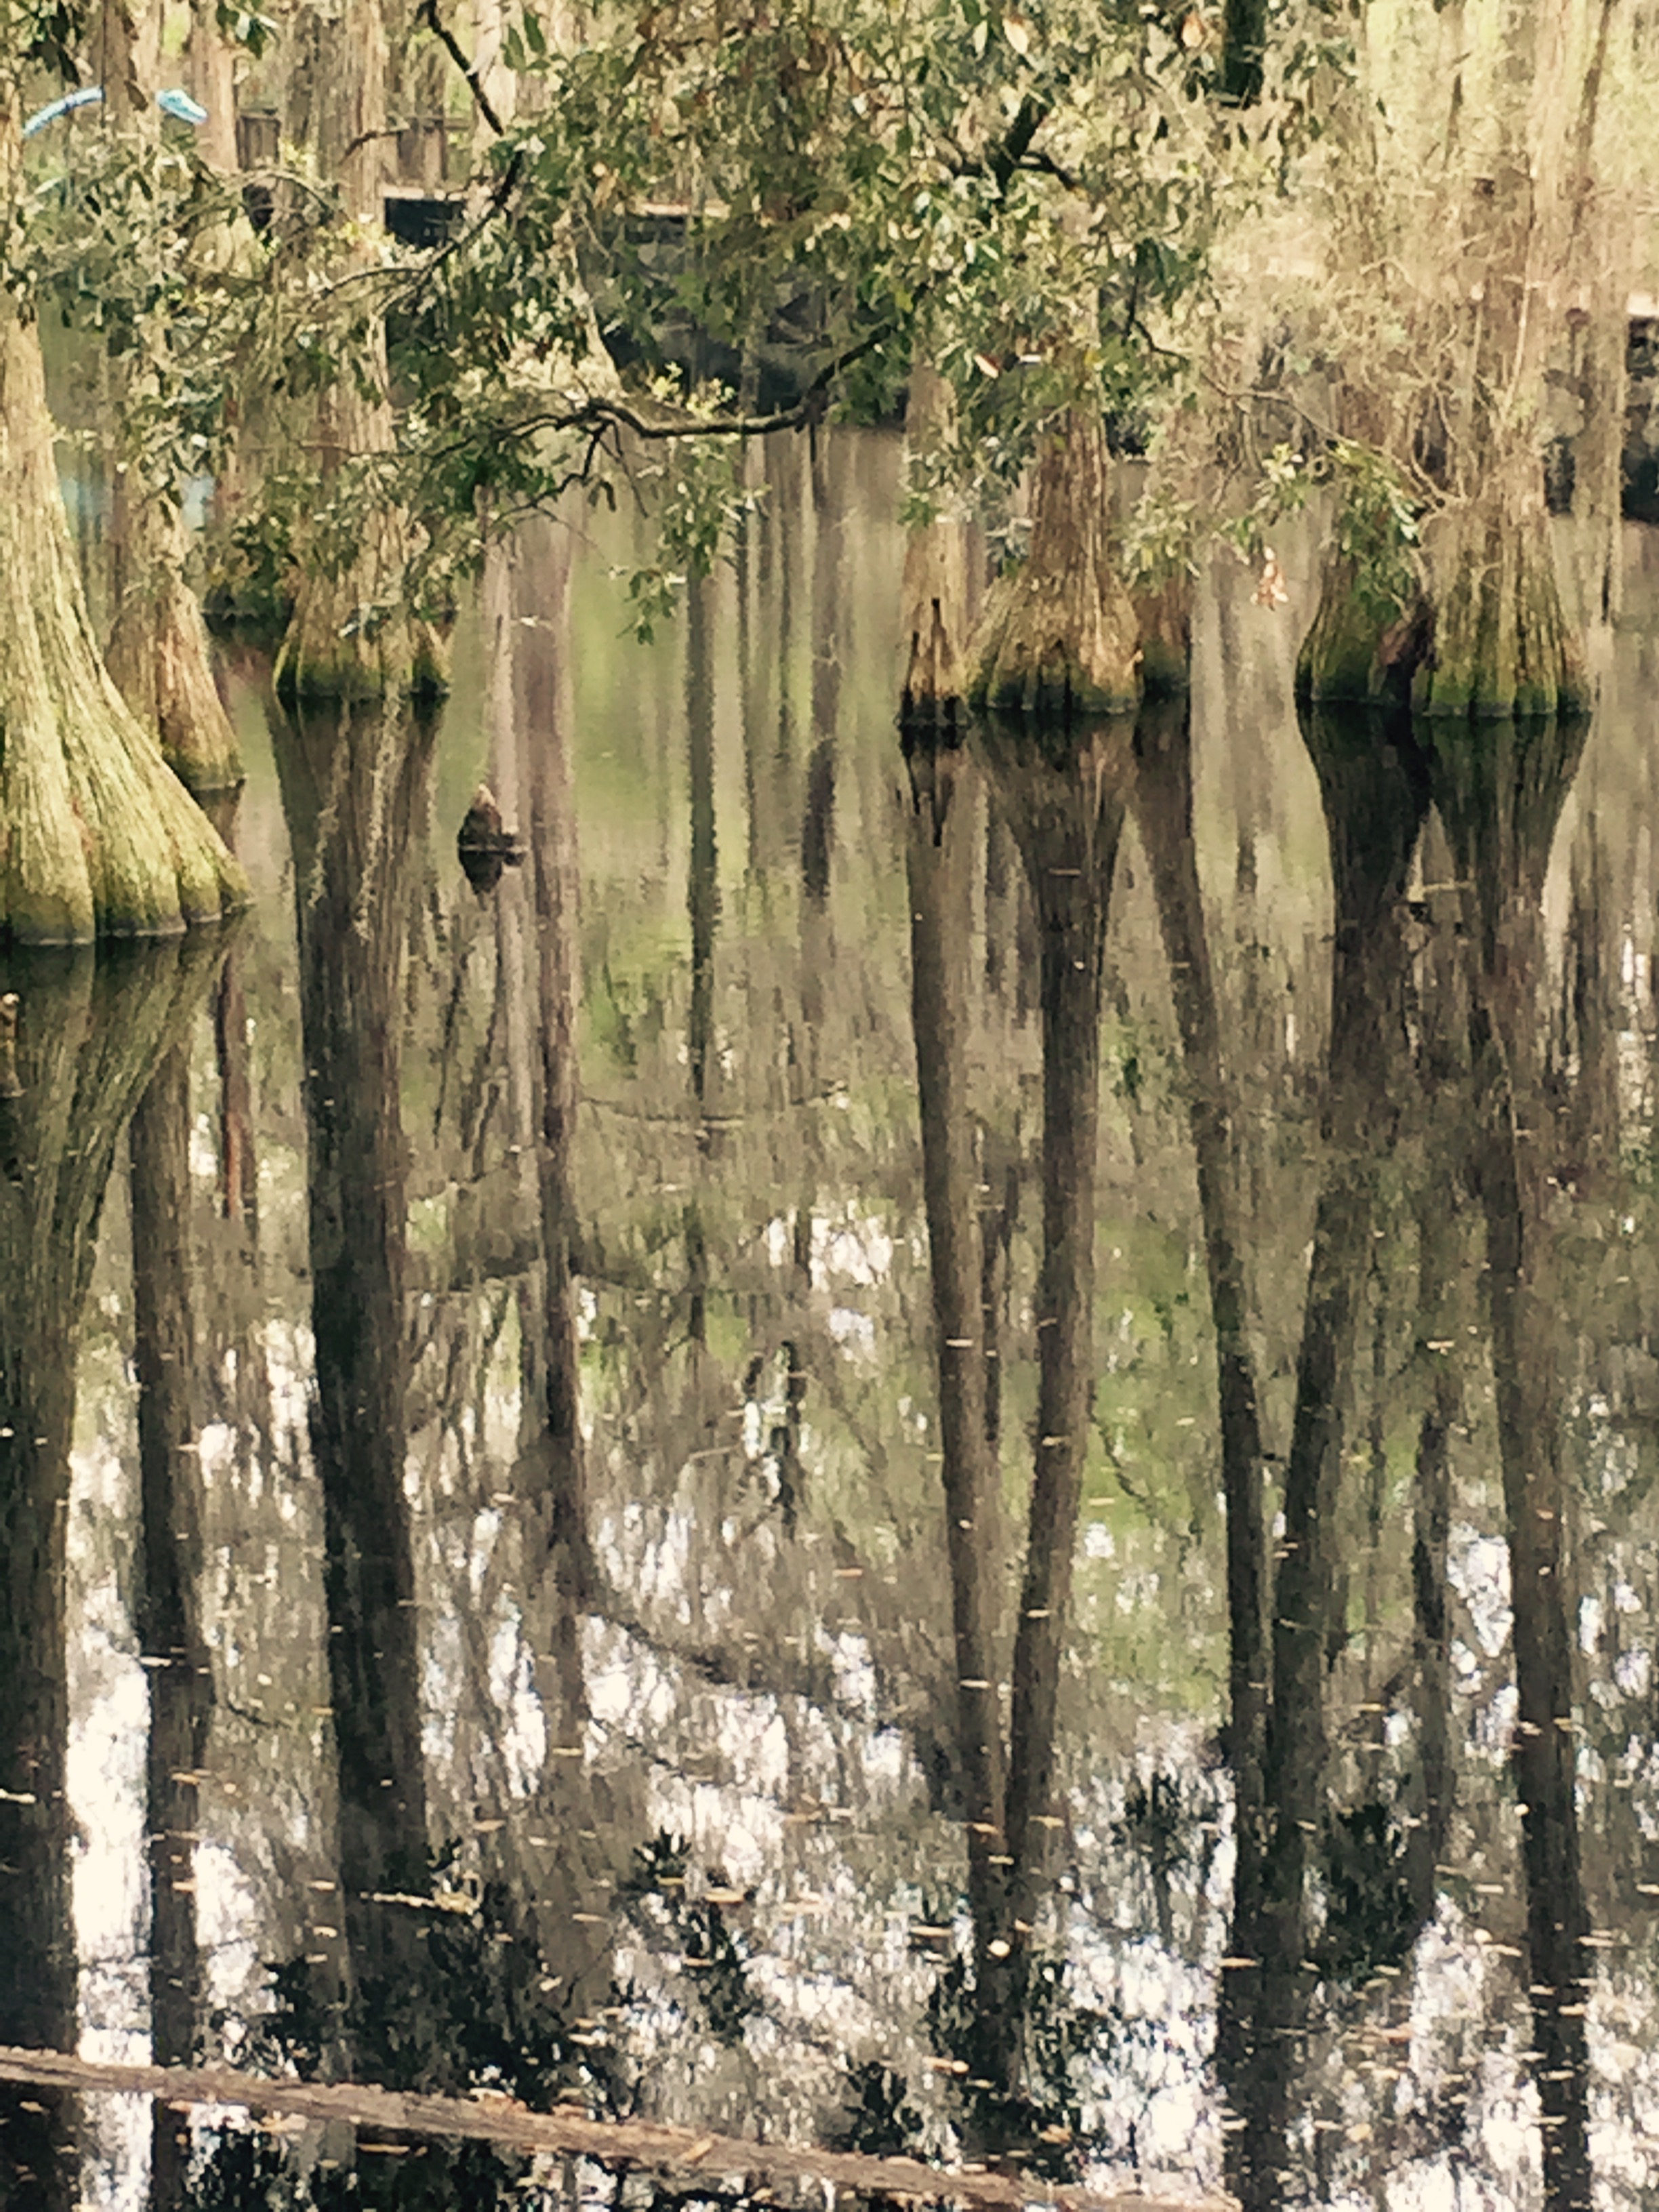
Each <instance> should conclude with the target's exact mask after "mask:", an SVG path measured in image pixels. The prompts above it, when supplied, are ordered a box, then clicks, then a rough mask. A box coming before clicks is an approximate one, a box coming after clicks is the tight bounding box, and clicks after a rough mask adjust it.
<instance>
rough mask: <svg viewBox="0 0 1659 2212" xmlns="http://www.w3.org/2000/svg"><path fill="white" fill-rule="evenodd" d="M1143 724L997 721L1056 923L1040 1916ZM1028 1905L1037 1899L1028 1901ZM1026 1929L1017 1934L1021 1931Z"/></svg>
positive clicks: (1048, 1077)
mask: <svg viewBox="0 0 1659 2212" xmlns="http://www.w3.org/2000/svg"><path fill="white" fill-rule="evenodd" d="M1132 739H1133V732H1132V730H1131V727H1130V726H1129V725H1128V724H1127V722H1119V723H1115V724H1114V725H1112V726H1097V728H1096V729H1095V730H1093V731H1092V732H1090V733H1089V734H1087V735H1086V736H1084V737H1081V738H1078V737H1070V738H1062V737H1060V736H1058V735H1056V734H1053V733H1046V734H1045V736H1044V737H1043V738H1042V740H1041V741H1039V742H1038V743H1036V744H1033V743H1032V733H1031V732H1029V731H1026V730H1022V729H1021V728H1020V727H1019V726H1018V725H1017V724H1012V725H1011V724H1009V723H1007V722H1004V721H999V722H996V723H994V724H990V723H987V725H986V726H984V729H983V732H982V734H981V742H982V744H983V745H984V747H985V751H986V756H987V760H988V762H989V763H990V775H991V784H992V788H993V790H994V793H995V796H996V799H997V803H998V804H999V805H1000V806H1001V807H1002V809H1003V810H1004V811H1005V813H1006V816H1007V818H1008V821H1009V823H1010V825H1011V827H1012V830H1013V833H1014V837H1015V840H1016V842H1017V843H1018V847H1019V850H1020V856H1021V859H1022V860H1023V861H1024V866H1025V873H1026V878H1027V881H1028V883H1029V884H1030V893H1031V900H1032V904H1033V906H1034V908H1035V909H1036V916H1037V923H1038V928H1039V931H1040V933H1041V936H1040V943H1041V951H1040V955H1039V958H1040V964H1041V980H1040V994H1041V1008H1042V1269H1041V1273H1040V1275H1039V1278H1038V1286H1037V1297H1036V1308H1037V1321H1036V1326H1037V1346H1038V1352H1037V1359H1038V1383H1037V1417H1036V1436H1035V1437H1034V1439H1033V1445H1034V1455H1035V1468H1034V1473H1033V1477H1032V1483H1031V1495H1030V1512H1029V1520H1028V1526H1027V1533H1026V1545H1025V1569H1024V1579H1023V1583H1022V1587H1021V1593H1020V1608H1019V1623H1018V1628H1017V1630H1016V1632H1015V1639H1014V1655H1013V1669H1012V1711H1011V1719H1010V1725H1009V1747H1010V1749H1009V1762H1008V1785H1007V1789H1008V1796H1007V1814H1006V1832H1007V1842H1006V1849H1007V1852H1008V1855H1009V1857H1010V1858H1011V1859H1012V1872H1011V1890H1012V1899H1013V1904H1014V1911H1015V1916H1016V1919H1017V1920H1018V1921H1024V1922H1029V1921H1030V1920H1031V1918H1032V1917H1033V1915H1032V1911H1031V1910H1030V1909H1029V1908H1030V1905H1031V1903H1032V1902H1033V1900H1034V1898H1035V1894H1036V1888H1037V1886H1038V1884H1039V1882H1040V1880H1041V1869H1040V1867H1039V1865H1038V1863H1037V1862H1038V1860H1039V1858H1040V1857H1041V1850H1040V1846H1041V1844H1042V1839H1043V1835H1044V1833H1045V1830H1044V1827H1043V1824H1044V1823H1045V1822H1046V1821H1047V1820H1048V1817H1049V1814H1050V1802H1051V1799H1052V1796H1053V1792H1054V1763H1055V1728H1056V1722H1057V1717H1058V1711H1059V1699H1060V1657H1061V1654H1062V1651H1063V1650H1064V1646H1065V1638H1066V1624H1067V1621H1068V1619H1069V1614H1070V1608H1071V1592H1072V1569H1073V1552H1074V1550H1075V1547H1076V1540H1077V1523H1078V1514H1079V1505H1080V1504H1081V1499H1082V1487H1083V1468H1084V1462H1085V1457H1086V1456H1087V1452H1088V1444H1089V1435H1090V1426H1091V1407H1092V1403H1093V1396H1094V1369H1093V1343H1094V1286H1095V1273H1094V1242H1095V1187H1096V1166H1097V1133H1098V1127H1099V1113H1100V1003H1101V989H1102V979H1103V970H1104V958H1105V939H1106V917H1107V911H1108V908H1109V904H1110V900H1111V892H1112V878H1113V875H1114V873H1115V867H1116V862H1117V848H1118V840H1119V836H1120V834H1121V829H1122V826H1123V817H1124V810H1125V807H1126V805H1127V799H1128V793H1129V787H1130V781H1131V778H1132V776H1133V757H1132V751H1131V745H1132ZM1023 1905H1024V1907H1025V1908H1026V1909H1022V1906H1023ZM1012 1932H1017V1931H1011V1933H1012Z"/></svg>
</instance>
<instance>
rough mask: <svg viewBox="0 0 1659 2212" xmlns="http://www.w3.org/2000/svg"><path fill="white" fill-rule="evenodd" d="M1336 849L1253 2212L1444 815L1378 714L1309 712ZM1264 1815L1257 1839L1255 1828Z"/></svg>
mask: <svg viewBox="0 0 1659 2212" xmlns="http://www.w3.org/2000/svg"><path fill="white" fill-rule="evenodd" d="M1303 727H1304V737H1305V738H1306V740H1307V744H1308V747H1309V750H1310V753H1311V755H1312V757H1313V760H1314V764H1315V767H1316V769H1317V771H1318V774H1319V780H1320V791H1321V797H1322V800H1323V804H1324V810H1325V818H1326V827H1327V830H1328V836H1329V840H1330V854H1331V874H1332V879H1333V890H1334V901H1335V908H1336V913H1335V928H1334V942H1333V947H1332V956H1331V1033H1330V1044H1329V1052H1328V1072H1327V1084H1326V1098H1325V1109H1324V1115H1323V1126H1322V1148H1323V1151H1324V1153H1325V1167H1324V1170H1323V1174H1322V1180H1321V1186H1320V1192H1319V1198H1318V1201H1317V1206H1316V1213H1315V1219H1314V1232H1313V1249H1312V1255H1311V1257H1310V1263H1309V1271H1308V1288H1307V1295H1306V1303H1305V1305H1304V1315H1303V1327H1302V1341H1301V1346H1300V1348H1299V1351H1298V1354H1297V1371H1296V1408H1295V1414H1294V1419H1293V1424H1292V1430H1291V1449H1290V1454H1289V1457H1288V1460H1287V1462H1286V1466H1285V1481H1284V1491H1283V1512H1284V1517H1285V1534H1284V1541H1283V1544H1282V1546H1281V1547H1280V1559H1279V1571H1278V1574H1277V1576H1276V1577H1275V1580H1274V1585H1273V1620H1272V1655H1273V1675H1272V1682H1273V1688H1272V1702H1271V1705H1270V1707H1269V1710H1268V1713H1267V1732H1266V1755H1265V1761H1264V1768H1263V1772H1262V1776H1261V1784H1260V1786H1259V1789H1258V1787H1257V1785H1256V1784H1255V1782H1254V1779H1253V1778H1250V1779H1249V1780H1248V1781H1247V1785H1246V1787H1245V1788H1244V1790H1242V1791H1241V1795H1240V1801H1239V1803H1240V1814H1241V1817H1240V1819H1239V1820H1238V1823H1237V1854H1238V1857H1237V1871H1236V1873H1235V1875H1234V1895H1233V1922H1232V1929H1231V1943H1230V1947H1229V1948H1230V1950H1231V1954H1232V1956H1233V1958H1234V1959H1235V1960H1237V1961H1239V1962H1240V1963H1238V1964H1237V1965H1236V1966H1231V1967H1228V1968H1225V1969H1224V1974H1223V1981H1222V1987H1221V1996H1220V2000H1219V2003H1218V2020H1217V2028H1216V2050H1217V2063H1218V2070H1219V2072H1220V2075H1221V2079H1222V2082H1223V2086H1224V2087H1225V2091H1226V2093H1227V2096H1228V2100H1229V2101H1230V2103H1231V2105H1232V2106H1233V2107H1234V2110H1235V2112H1236V2113H1237V2116H1238V2119H1239V2122H1240V2124H1239V2125H1238V2126H1237V2128H1236V2129H1235V2130H1233V2131H1231V2132H1230V2134H1229V2136H1228V2138H1227V2179H1228V2185H1229V2186H1230V2187H1231V2189H1232V2191H1233V2192H1234V2194H1235V2195H1236V2196H1237V2197H1238V2199H1239V2201H1240V2203H1241V2204H1243V2206H1244V2207H1245V2212H1273V2208H1276V2207H1277V2206H1279V2204H1280V2203H1282V2202H1283V2191H1284V2178H1285V2173H1286V2172H1287V2171H1288V2170H1289V2164H1290V2154H1289V2142H1290V2128H1291V2101H1292V2089H1293V2084H1294V2075H1295V2070H1296V2066H1297V2049H1298V2046H1299V2043H1300V2040H1301V2036H1302V2027H1303V2021H1304V2015H1305V2012H1306V2008H1307V2002H1308V1997H1309V1995H1310V1988H1311V1976H1310V1972H1309V1971H1308V1970H1307V1968H1306V1967H1305V1966H1304V1960H1305V1956H1306V1952H1307V1917H1306V1915H1307V1897H1306V1891H1307V1878H1308V1872H1309V1867H1310V1862H1311V1858H1312V1855H1313V1853H1314V1851H1315V1850H1316V1846H1317V1844H1318V1840H1319V1838H1320V1837H1321V1836H1322V1834H1323V1832H1324V1831H1325V1828H1326V1826H1327V1822H1328V1813H1329V1806H1328V1746H1327V1740H1326V1731H1325V1671H1326V1665H1327V1654H1328V1648H1329V1644H1330V1643H1331V1640H1332V1632H1333V1629H1334V1626H1335V1620H1334V1591H1335V1589H1336V1586H1337V1576H1336V1567H1337V1564H1338V1563H1337V1557H1336V1541H1335V1539H1336V1516H1337V1508H1338V1504H1339V1497H1340V1451H1341V1419H1342V1410H1343V1407H1344V1405H1345V1403H1346V1400H1347V1398H1348V1395H1349V1390H1350V1383H1351V1370H1352V1364H1353V1359H1354V1354H1355V1348H1356V1336H1357V1330H1358V1319H1359V1312H1360V1308H1361V1304H1362V1302H1363V1299H1364V1291H1365V1285H1366V1283H1367V1281H1368V1279H1369V1277H1370V1271H1371V1266H1372V1239H1371V1229H1372V1223H1373V1218H1374V1208H1375V1197H1376V1178H1377V1175H1378V1172H1379V1166H1380V1163H1381V1162H1382V1161H1383V1159H1384V1158H1386V1157H1387V1154H1388V1151H1389V1146H1390V1145H1391V1143H1392V1138H1393V1121H1394V1117H1395V1114H1396V1113H1397V1111H1398V1098H1397V1097H1396V1096H1395V1089H1394V1086H1395V1082H1396V1080H1397V1077H1398V1074H1399V1071H1400V1066H1401V1061H1402V1060H1403V1047H1404V1042H1405V1002H1404V986H1405V979H1406V973H1407V962H1406V957H1405V947H1404V943H1403V939H1402V936H1401V919H1400V902H1401V896H1402V894H1403V892H1404V890H1405V885H1406V879H1407V871H1408V869H1409V866H1410V863H1411V857H1412V854H1413V850H1414V849H1415V847H1416V842H1417V837H1418V833H1419V829H1420V827H1421V824H1422V820H1423V816H1424V812H1425V808H1426V804H1427V794H1426V790H1425V785H1424V780H1423V776H1422V771H1421V766H1420V763H1419V762H1418V761H1417V760H1416V758H1415V757H1414V756H1413V755H1412V754H1411V753H1409V752H1407V751H1404V750H1401V749H1400V748H1399V747H1398V746H1397V745H1396V744H1395V743H1393V742H1392V741H1391V738H1390V732H1389V729H1388V726H1386V725H1385V724H1384V723H1383V721H1382V720H1381V719H1380V718H1379V717H1377V716H1376V715H1370V714H1363V713H1357V712H1354V711H1352V710H1350V711H1349V712H1347V713H1346V714H1345V713H1342V712H1340V710H1338V709H1335V708H1314V709H1311V710H1304V717H1303ZM1255 1803H1259V1804H1260V1805H1261V1808H1262V1810H1261V1821H1260V1825H1259V1826H1256V1827H1254V1828H1253V1827H1252V1826H1251V1825H1250V1824H1249V1821H1248V1820H1245V1819H1244V1818H1243V1814H1244V1813H1245V1811H1246V1810H1247V1809H1248V1808H1250V1807H1251V1806H1252V1805H1253V1804H1255Z"/></svg>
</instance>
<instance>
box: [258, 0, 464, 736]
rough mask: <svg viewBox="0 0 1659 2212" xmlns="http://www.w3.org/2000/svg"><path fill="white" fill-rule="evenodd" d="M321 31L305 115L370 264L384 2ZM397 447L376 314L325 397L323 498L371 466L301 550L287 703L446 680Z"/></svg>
mask: <svg viewBox="0 0 1659 2212" xmlns="http://www.w3.org/2000/svg"><path fill="white" fill-rule="evenodd" d="M316 38H317V46H316V50H315V51H314V52H313V54H312V55H311V57H310V58H309V59H310V67H309V68H308V69H307V70H306V71H304V72H303V73H302V74H303V76H304V77H305V78H306V80H307V82H306V85H305V91H306V94H307V96H308V98H309V101H310V105H311V114H310V117H309V120H310V121H311V122H312V124H313V132H314V143H315V145H316V149H317V155H318V160H319V165H320V167H321V168H322V171H323V173H324V175H325V176H326V177H330V178H332V179H337V182H338V184H339V187H340V192H341V197H342V198H343V202H344V213H345V216H346V220H347V221H348V222H350V223H353V224H355V225H357V226H358V227H359V228H360V230H361V231H362V234H363V239H362V242H361V243H359V244H358V245H356V246H355V247H354V248H352V250H351V256H350V258H351V261H352V265H354V266H356V267H358V268H366V267H368V266H369V265H370V263H371V260H372V257H373V252H374V249H373V247H372V246H371V245H370V244H369V243H368V240H369V239H371V238H372V237H373V236H374V234H376V233H378V232H379V231H380V228H381V222H382V215H383V203H384V193H385V187H386V165H387V139H386V27H385V18H384V15H383V12H382V9H381V6H380V0H343V7H342V9H341V12H340V15H339V16H338V18H337V19H336V20H334V21H331V22H328V23H326V24H323V23H319V26H318V27H317V31H316ZM296 74H301V73H296ZM393 444H394V440H393V435H392V399H391V393H390V389H389V380H388V373H387V368H386V331H385V326H384V325H383V324H382V322H381V321H380V318H379V317H378V315H371V316H370V317H369V319H368V323H367V325H366V327H365V328H364V329H363V330H362V331H361V332H360V333H359V335H358V337H357V340H356V344H355V346H354V352H353V358H352V360H351V362H350V363H349V367H348V373H347V374H343V376H341V377H340V379H339V380H337V382H336V383H334V384H332V385H331V386H329V387H328V389H327V390H326V391H325V392H324V394H323V396H322V398H321V399H320V400H319V403H318V408H317V421H316V431H315V447H316V453H317V460H318V468H319V473H320V475H321V477H322V480H323V483H322V489H323V494H324V496H325V498H326V497H327V495H329V493H330V492H331V491H335V490H337V489H338V488H339V487H338V485H337V483H336V479H337V477H339V476H340V474H341V472H342V471H343V470H345V469H346V468H347V467H348V466H349V465H352V464H354V463H362V464H364V465H365V467H366V473H365V474H364V475H363V477H362V485H361V489H360V494H359V496H358V511H357V517H356V528H355V529H354V530H352V531H351V532H349V535H347V536H345V537H343V538H342V537H340V536H339V535H338V534H337V535H336V537H335V539H334V541H333V542H331V543H328V544H323V543H319V542H315V541H313V543H311V544H309V545H307V544H301V546H300V548H299V551H300V554H301V580H300V585H299V589H298V592H297V593H296V596H295V606H294V613H293V616H292V618H291V620H290V621H289V628H288V634H287V635H286V636H285V637H284V639H283V647H282V651H281V652H280V653H279V654H278V655H277V660H276V689H277V691H278V693H279V694H280V695H281V696H283V698H285V699H338V700H369V699H379V698H382V697H386V696H391V697H397V696H401V695H403V694H405V693H410V692H413V693H422V694H423V693H430V692H434V691H436V690H441V688H442V683H443V678H442V669H441V654H440V652H439V648H438V645H437V641H436V639H435V636H434V635H433V634H432V632H431V630H430V629H429V628H428V625H427V624H426V623H423V622H421V621H418V620H416V618H415V617H413V616H412V615H411V614H410V611H409V609H408V607H407V605H405V601H404V579H405V574H406V569H407V563H408V556H409V549H410V524H409V519H408V517H407V516H406V515H404V513H401V512H400V511H399V510H398V507H396V506H395V505H393V504H392V502H391V501H389V500H388V498H387V496H386V490H385V488H384V486H383V485H381V484H380V483H378V482H377V481H376V480H375V477H374V462H375V459H376V458H377V457H384V456H386V455H389V454H390V453H392V448H393ZM335 520H336V523H337V526H342V527H343V524H342V522H341V519H340V518H335Z"/></svg>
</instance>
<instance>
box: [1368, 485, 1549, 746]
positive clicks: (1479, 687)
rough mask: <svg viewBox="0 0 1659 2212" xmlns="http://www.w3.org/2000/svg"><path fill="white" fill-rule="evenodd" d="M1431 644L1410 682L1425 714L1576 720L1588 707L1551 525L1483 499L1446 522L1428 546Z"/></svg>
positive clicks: (1538, 515) (1539, 517)
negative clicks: (1432, 585) (1432, 588)
mask: <svg viewBox="0 0 1659 2212" xmlns="http://www.w3.org/2000/svg"><path fill="white" fill-rule="evenodd" d="M1431 566H1432V568H1433V572H1434V576H1435V623H1434V642H1433V647H1432V649H1431V652H1430V653H1429V654H1428V656H1427V657H1426V658H1425V660H1424V662H1423V664H1422V665H1421V666H1420V667H1419V669H1418V671H1417V673H1416V675H1415V677H1414V678H1413V684H1412V704H1413V707H1415V708H1417V710H1418V711H1419V713H1420V714H1478V715H1483V716H1484V715H1500V714H1516V715H1522V716H1524V715H1529V714H1577V713H1579V712H1581V711H1583V710H1584V709H1586V708H1589V705H1590V703H1591V701H1590V686H1589V673H1588V671H1587V670H1586V667H1585V665H1584V656H1583V647H1581V646H1580V644H1579V641H1578V640H1577V637H1576V636H1575V635H1573V633H1572V631H1571V629H1570V628H1569V626H1568V623H1567V619H1566V616H1565V612H1564V611H1563V609H1562V605H1561V591H1560V586H1559V582H1558V581H1557V579H1556V573H1555V556H1554V552H1553V548H1552V546H1551V544H1550V538H1549V525H1548V522H1547V519H1546V518H1545V516H1544V515H1543V514H1542V513H1536V514H1533V513H1528V514H1526V515H1523V516H1517V515H1516V514H1515V513H1512V512H1510V511H1509V509H1508V507H1507V505H1506V504H1499V503H1498V502H1490V503H1489V502H1487V501H1482V502H1481V503H1480V506H1478V507H1474V508H1473V509H1471V510H1470V511H1468V513H1464V514H1461V515H1449V516H1446V517H1445V518H1443V525H1442V528H1441V530H1440V532H1439V533H1438V536H1437V542H1435V543H1433V544H1431Z"/></svg>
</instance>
